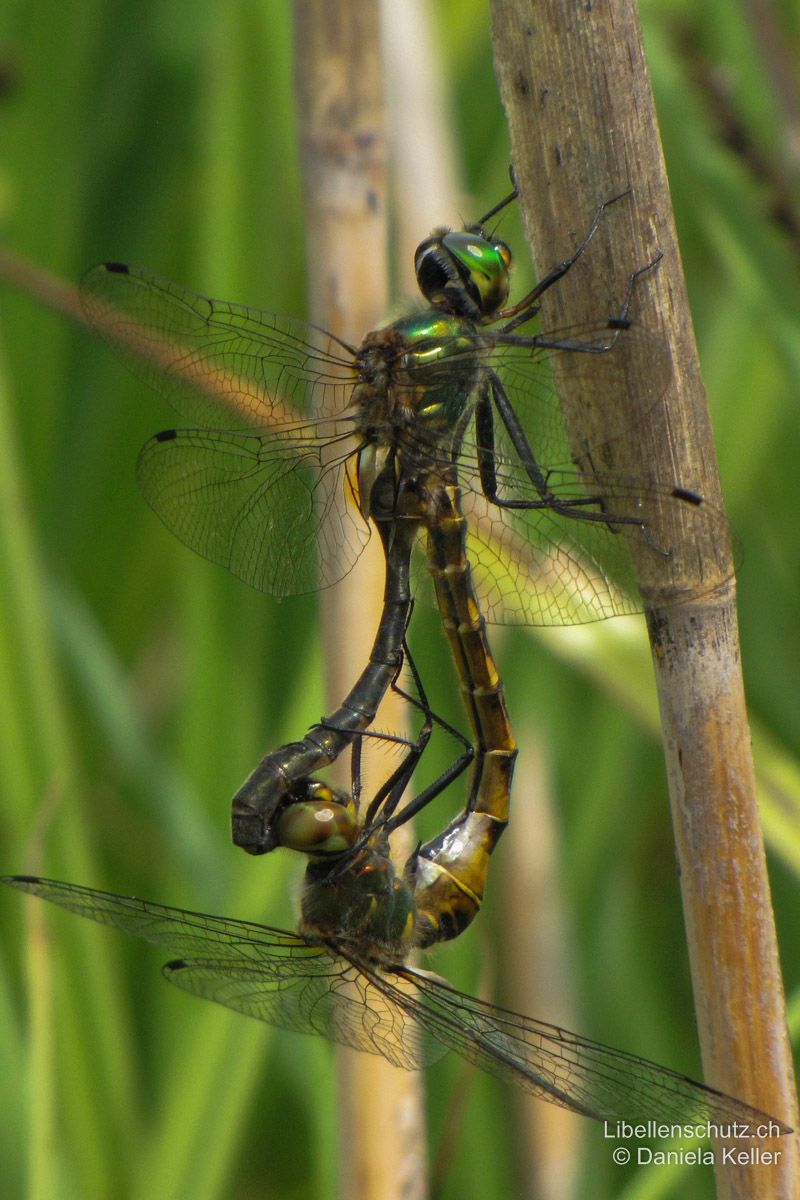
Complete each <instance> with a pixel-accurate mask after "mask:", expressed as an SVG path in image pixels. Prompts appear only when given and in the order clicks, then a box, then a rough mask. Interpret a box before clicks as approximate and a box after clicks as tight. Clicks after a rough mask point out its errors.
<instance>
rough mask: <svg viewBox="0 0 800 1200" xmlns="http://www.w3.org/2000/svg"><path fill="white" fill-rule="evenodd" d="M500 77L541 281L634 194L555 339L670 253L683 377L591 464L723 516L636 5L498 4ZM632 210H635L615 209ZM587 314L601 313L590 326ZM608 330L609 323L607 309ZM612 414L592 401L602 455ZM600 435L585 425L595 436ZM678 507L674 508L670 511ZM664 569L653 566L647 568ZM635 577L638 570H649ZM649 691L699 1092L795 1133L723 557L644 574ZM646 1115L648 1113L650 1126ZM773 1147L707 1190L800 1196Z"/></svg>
mask: <svg viewBox="0 0 800 1200" xmlns="http://www.w3.org/2000/svg"><path fill="white" fill-rule="evenodd" d="M492 13H493V27H494V36H495V52H496V67H497V73H498V78H499V81H500V87H501V92H502V95H503V100H504V103H505V106H506V110H507V113H508V117H509V122H510V126H511V138H512V145H513V153H514V164H515V168H516V172H517V180H518V183H519V186H520V191H521V203H522V207H523V214H524V217H525V220H526V223H527V228H528V232H529V235H530V237H531V241H532V244H533V245H534V246H536V247H537V249H538V251H539V257H540V262H539V267H540V269H544V268H546V267H548V266H549V265H551V264H552V263H553V262H555V261H558V259H560V258H563V257H565V256H566V254H567V253H568V252H569V251H570V250H571V248H572V247H573V246H574V245H575V244H576V242H577V240H578V238H579V236H580V235H581V234H582V233H583V232H584V231H585V230H586V228H587V227H588V225H589V223H590V222H591V219H592V216H593V214H594V211H595V209H596V207H597V205H598V204H599V203H600V202H602V201H604V200H607V199H609V198H611V197H612V196H614V195H616V194H617V193H619V192H620V191H621V190H623V189H624V188H625V187H627V186H628V185H631V186H632V187H633V196H632V198H631V199H630V200H628V201H623V202H621V204H620V205H618V206H616V211H615V213H614V219H613V227H614V241H613V245H612V242H611V236H610V231H609V225H610V224H611V223H612V222H606V223H604V225H603V226H602V227H601V229H600V230H599V232H598V238H597V241H596V244H594V245H593V246H592V262H593V264H594V268H593V269H594V270H595V272H596V273H595V275H594V284H595V286H593V287H591V288H588V289H587V288H586V276H585V274H584V280H583V283H584V288H583V292H582V294H580V295H576V294H575V289H574V288H571V281H570V277H569V276H567V277H566V278H565V279H564V280H563V285H562V284H559V285H558V287H557V288H555V289H553V294H552V296H550V297H548V304H549V305H550V314H551V316H550V319H552V320H553V323H554V324H555V325H558V324H563V323H565V321H566V320H567V319H568V320H570V321H574V320H576V319H577V320H580V319H582V317H583V316H585V315H587V314H588V313H589V312H591V305H592V303H594V304H595V306H596V305H597V303H600V304H605V303H606V297H607V295H608V289H609V280H611V281H613V284H614V286H615V294H616V295H618V296H621V295H622V294H623V293H624V289H625V281H626V278H627V276H628V275H629V273H630V272H631V271H633V270H635V269H636V268H637V267H640V266H643V265H645V264H647V263H648V262H650V261H651V260H652V259H653V257H654V255H655V254H656V252H657V251H658V250H661V251H663V253H664V258H663V261H662V262H661V264H660V265H659V267H658V268H657V269H656V270H654V271H652V272H651V273H650V274H649V275H648V276H646V277H645V280H644V281H643V282H644V285H645V286H643V287H640V288H639V289H638V293H637V306H636V313H635V315H636V316H637V317H639V318H641V319H642V320H644V321H645V323H647V324H650V325H660V327H661V329H662V331H663V333H664V335H665V336H666V337H667V338H668V340H669V344H670V349H671V352H672V359H673V367H674V373H673V378H672V382H671V386H670V388H669V391H668V393H667V395H666V396H665V399H664V403H663V405H662V404H659V405H657V406H656V407H655V409H652V410H651V411H649V412H646V413H642V412H641V411H640V410H639V409H637V406H636V395H637V387H636V381H637V378H640V379H641V378H643V377H644V376H645V375H646V373H647V370H648V362H647V360H646V358H645V359H643V360H642V361H635V360H634V359H633V356H631V361H630V362H629V364H628V367H629V371H628V374H629V383H630V387H629V394H628V395H626V396H622V395H610V396H607V397H603V398H602V405H603V409H604V411H605V413H606V416H607V414H608V412H609V411H614V412H615V414H619V413H620V412H622V413H623V414H624V421H625V423H624V425H623V424H622V423H621V421H620V416H619V415H615V417H614V424H615V426H616V427H617V428H622V427H624V428H629V429H631V430H632V431H633V432H632V436H630V437H625V438H620V439H618V440H617V441H616V442H615V443H614V444H613V446H612V447H611V448H610V450H609V454H608V455H607V459H606V461H605V462H603V464H602V466H603V468H605V469H612V470H615V471H619V472H621V473H623V474H628V475H633V476H643V475H644V476H646V477H650V478H653V479H661V480H669V481H676V482H679V483H682V484H684V485H685V486H687V487H690V488H693V489H695V490H697V491H699V492H701V493H702V495H703V496H705V497H707V498H710V500H711V502H712V503H713V504H717V505H719V504H720V489H719V481H718V477H717V469H716V459H715V452H714V445H713V440H712V435H711V427H710V421H709V418H708V412H707V408H706V404H705V394H704V389H703V384H702V379H701V376H700V368H699V363H698V359H697V351H696V347H695V342H694V333H693V329H692V325H691V319H690V316H689V310H688V304H687V298H686V291H685V284H684V280H683V275H682V271H681V263H680V254H679V250H678V245H677V239H676V233H675V229H674V225H673V220H672V213H671V207H670V199H669V190H668V184H667V180H666V174H665V169H664V163H663V158H662V154H661V147H660V142H659V138H658V130H657V123H656V117H655V111H654V106H653V99H652V93H651V89H650V82H649V77H648V74H647V68H646V63H645V59H644V52H643V47H642V41H641V30H640V26H639V17H638V12H637V9H636V5H635V3H633V0H618V2H617V3H616V4H614V5H613V6H612V5H610V4H608V3H596V4H593V5H584V4H580V5H579V4H572V3H570V4H564V3H563V0H537V2H535V3H534V2H532V0H494V3H493V5H492ZM623 205H624V206H626V207H625V208H624V209H623ZM594 315H595V316H596V315H597V313H596V312H595V313H594ZM603 315H606V314H603ZM604 425H605V418H604V412H603V411H601V410H600V407H599V405H595V404H594V403H592V411H591V412H588V411H587V415H586V429H584V430H581V431H577V430H572V431H571V432H572V433H573V435H574V436H577V435H578V433H580V434H581V435H582V436H585V437H586V438H587V439H589V440H591V441H596V440H597V438H598V436H600V435H601V434H602V430H603V428H604ZM592 426H594V430H593V429H592ZM673 507H674V508H677V507H678V506H673ZM654 520H655V521H656V522H658V524H657V525H656V528H657V529H658V530H659V537H660V536H661V535H662V534H663V538H664V543H665V544H668V545H670V546H675V545H682V544H686V539H685V537H684V531H683V530H682V529H681V527H680V523H679V522H680V518H679V515H678V516H677V517H676V516H675V514H670V513H667V512H663V513H660V514H655V515H654ZM654 557H655V556H651V558H654ZM642 565H643V564H637V566H640V567H641V566H642ZM641 586H642V590H643V593H644V595H645V596H646V598H647V601H648V622H649V629H650V635H651V642H652V648H653V661H654V666H655V672H656V681H657V686H658V691H659V699H660V707H661V716H662V726H663V739H664V750H665V757H666V762H667V774H668V780H669V786H670V796H671V803H672V814H673V823H674V826H675V836H676V844H677V852H678V857H679V866H680V871H681V884H682V889H683V903H684V912H685V920H686V927H687V938H688V943H689V954H690V961H691V968H692V977H693V983H694V990H695V1001H696V1008H697V1015H698V1022H699V1028H700V1040H701V1047H702V1052H703V1061H704V1066H705V1073H706V1078H707V1079H708V1081H709V1082H710V1083H712V1084H713V1085H714V1086H716V1087H719V1088H722V1089H723V1090H725V1091H727V1092H730V1093H732V1094H734V1095H737V1096H740V1097H741V1098H742V1099H744V1100H746V1101H748V1102H749V1103H751V1104H755V1105H758V1106H759V1107H760V1108H762V1109H764V1110H765V1111H767V1112H771V1113H774V1115H775V1116H777V1117H779V1118H780V1119H782V1120H784V1121H787V1122H788V1123H789V1124H791V1125H793V1126H795V1128H796V1127H797V1108H796V1094H795V1089H794V1082H793V1076H792V1060H791V1053H790V1047H789V1043H788V1038H787V1036H786V1024H785V1010H784V1001H783V989H782V984H781V976H780V967H779V962H778V954H777V943H776V937H775V929H774V921H773V915H772V909H771V903H770V893H769V882H768V878H767V874H766V864H765V856H764V848H763V842H762V837H761V830H760V825H759V816H758V808H757V804H756V796H755V781H754V772H753V764H752V756H751V749H750V736H749V731H748V726H747V718H746V710H745V704H744V691H743V685H742V679H741V673H740V663H739V649H738V634H737V625H736V615H735V586H734V583H733V579H732V563H731V557H730V546H729V544H728V541H727V539H726V538H725V537H715V536H714V535H713V533H711V532H710V533H709V535H708V537H707V538H706V539H705V540H704V542H703V544H697V543H695V544H693V545H691V546H688V547H687V549H686V552H685V553H683V552H682V553H680V554H673V555H672V556H671V557H669V558H665V559H664V560H663V562H662V564H661V569H656V568H653V566H652V565H651V566H650V568H649V569H648V570H647V573H646V574H642V575H641ZM643 1115H644V1114H643ZM755 1148H757V1149H761V1150H768V1151H772V1152H774V1153H777V1152H780V1153H779V1157H778V1161H777V1162H776V1163H775V1164H773V1165H764V1164H763V1163H760V1164H755V1163H753V1164H749V1165H726V1164H723V1163H722V1162H721V1161H720V1159H721V1156H718V1160H717V1186H718V1189H719V1194H720V1196H722V1197H726V1198H731V1197H736V1198H737V1200H744V1198H745V1197H746V1198H748V1200H754V1198H762V1197H763V1198H766V1197H770V1198H771V1200H772V1198H778V1197H780V1198H781V1200H789V1198H790V1197H795V1196H796V1195H797V1190H796V1189H797V1186H798V1182H797V1181H798V1178H800V1160H799V1159H798V1140H797V1136H796V1135H795V1136H794V1137H791V1138H789V1137H785V1138H782V1139H780V1140H775V1139H773V1140H770V1141H765V1142H764V1143H763V1144H761V1145H760V1146H758V1147H756V1146H755V1145H754V1143H745V1144H744V1145H743V1146H742V1149H744V1150H746V1151H750V1150H753V1149H755Z"/></svg>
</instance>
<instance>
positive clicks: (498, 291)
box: [414, 225, 511, 321]
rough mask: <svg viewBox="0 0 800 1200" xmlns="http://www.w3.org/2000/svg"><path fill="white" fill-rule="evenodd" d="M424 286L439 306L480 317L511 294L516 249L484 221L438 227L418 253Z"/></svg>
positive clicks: (416, 260)
mask: <svg viewBox="0 0 800 1200" xmlns="http://www.w3.org/2000/svg"><path fill="white" fill-rule="evenodd" d="M414 269H415V271H416V274H417V283H418V284H419V287H420V290H421V291H422V293H423V295H424V296H425V298H426V300H428V301H429V302H430V303H431V304H432V305H434V307H436V308H440V309H443V310H444V311H445V312H450V313H454V314H455V315H457V316H461V317H468V318H469V319H470V320H472V321H480V320H483V319H486V318H488V317H493V316H494V315H495V314H496V313H497V312H498V310H499V309H500V308H502V306H503V305H504V304H505V302H506V299H507V298H508V289H509V286H510V270H511V250H510V249H509V247H508V246H507V245H506V243H505V242H503V241H501V240H500V238H496V237H493V236H492V235H491V234H489V233H486V232H485V230H484V229H483V228H482V227H481V226H480V225H471V226H468V227H467V228H466V229H463V230H461V231H460V232H457V233H456V232H453V231H452V230H448V229H436V230H434V232H433V233H432V234H431V236H430V237H429V238H426V239H425V241H424V242H421V243H420V245H419V246H418V247H417V252H416V254H415V256H414Z"/></svg>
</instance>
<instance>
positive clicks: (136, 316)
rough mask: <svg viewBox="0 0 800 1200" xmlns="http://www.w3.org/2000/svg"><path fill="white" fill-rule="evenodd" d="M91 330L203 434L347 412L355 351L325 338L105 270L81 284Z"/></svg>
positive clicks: (120, 270) (307, 328) (131, 272)
mask: <svg viewBox="0 0 800 1200" xmlns="http://www.w3.org/2000/svg"><path fill="white" fill-rule="evenodd" d="M81 301H82V304H83V307H84V311H85V312H86V315H87V317H88V318H89V320H90V322H91V323H92V325H93V326H94V327H95V329H97V331H98V332H99V333H100V334H101V336H102V337H104V338H105V340H106V341H107V342H108V343H109V344H110V346H111V347H112V349H113V350H114V351H115V352H116V353H117V354H118V355H119V357H120V358H121V359H122V360H123V362H125V364H126V365H127V366H128V367H129V368H130V370H131V371H133V373H134V374H135V375H138V376H139V378H141V379H143V380H144V381H145V382H146V383H147V384H148V385H149V386H150V387H152V388H153V390H154V391H157V392H160V393H161V395H162V396H164V397H165V398H166V399H167V400H168V401H169V402H170V404H172V405H173V407H174V408H175V409H177V411H178V412H179V413H181V414H182V415H183V416H184V417H187V418H188V419H189V421H190V422H192V423H196V424H197V425H200V426H202V427H203V428H217V429H241V428H249V429H253V428H256V429H262V428H264V427H265V426H269V425H272V424H274V423H277V424H279V425H281V424H285V423H286V422H287V421H291V420H297V419H301V418H303V417H318V416H330V415H332V414H334V413H339V412H341V411H343V409H345V408H346V407H347V404H348V401H349V396H350V392H351V390H352V387H353V384H354V382H355V381H356V377H357V373H356V370H355V366H354V361H353V353H352V350H351V349H350V347H348V346H346V344H345V343H343V342H339V341H337V340H336V339H335V338H333V337H332V336H331V335H330V334H328V333H326V332H325V331H324V330H321V329H317V328H316V327H315V326H311V325H307V324H305V323H304V322H302V321H297V320H294V319H292V318H289V317H282V316H279V315H278V314H276V313H268V312H260V311H259V310H257V309H254V308H246V307H245V306H243V305H239V304H231V303H229V302H228V301H224V300H212V299H210V298H209V297H207V296H201V295H198V294H197V293H196V292H193V291H190V289H189V288H183V287H180V286H179V285H178V284H175V283H171V282H170V281H169V280H166V279H161V278H159V277H158V276H157V275H151V274H150V273H149V272H147V271H144V270H141V269H140V268H138V267H129V266H125V265H124V264H120V263H101V264H100V265H99V266H96V267H93V268H92V269H91V270H90V271H88V272H87V274H86V275H85V276H84V278H83V280H82V282H81Z"/></svg>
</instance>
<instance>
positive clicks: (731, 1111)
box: [381, 967, 789, 1132]
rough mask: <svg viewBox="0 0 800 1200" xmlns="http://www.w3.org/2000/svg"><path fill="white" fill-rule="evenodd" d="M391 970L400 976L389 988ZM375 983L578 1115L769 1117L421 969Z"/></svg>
mask: <svg viewBox="0 0 800 1200" xmlns="http://www.w3.org/2000/svg"><path fill="white" fill-rule="evenodd" d="M396 977H399V978H401V979H402V987H401V988H400V989H398V990H397V991H395V987H394V979H395V978H396ZM381 986H382V988H383V989H384V990H385V991H386V992H387V994H388V995H390V996H391V997H392V998H393V999H394V1000H395V1002H396V1003H397V1005H398V1007H401V1008H405V1009H407V1011H408V1012H409V1013H410V1014H412V1015H413V1017H414V1019H415V1020H416V1021H417V1023H418V1024H419V1025H421V1026H422V1027H423V1028H424V1029H426V1030H427V1031H428V1033H429V1034H430V1035H431V1036H432V1037H434V1038H436V1039H437V1040H438V1041H440V1042H442V1043H443V1044H444V1045H446V1046H448V1047H449V1048H450V1049H451V1050H454V1051H455V1052H456V1053H457V1054H460V1055H461V1057H462V1058H465V1059H467V1060H468V1061H470V1062H472V1063H474V1064H475V1066H477V1067H480V1069H481V1070H483V1071H488V1072H489V1074H491V1075H496V1076H498V1077H499V1078H501V1079H505V1080H507V1081H508V1082H511V1083H515V1084H517V1085H519V1086H521V1087H523V1088H525V1090H526V1091H529V1092H532V1093H533V1094H534V1095H536V1096H538V1097H540V1098H541V1099H544V1100H550V1101H552V1102H554V1103H555V1104H559V1105H561V1106H562V1107H564V1108H569V1109H571V1110H572V1111H573V1112H578V1113H582V1114H583V1115H584V1116H589V1117H594V1118H596V1119H598V1120H627V1121H631V1122H635V1123H638V1122H643V1121H647V1120H656V1121H663V1122H668V1123H678V1124H687V1123H688V1124H695V1123H701V1122H704V1121H706V1120H711V1121H714V1122H718V1123H719V1124H722V1125H730V1124H732V1123H733V1122H738V1123H741V1124H743V1125H745V1126H747V1127H748V1128H750V1129H754V1128H755V1127H756V1126H757V1125H761V1124H763V1123H764V1122H766V1121H769V1120H770V1118H769V1117H768V1116H767V1115H766V1114H765V1113H763V1112H761V1111H760V1110H759V1109H755V1108H753V1107H751V1106H750V1105H749V1104H745V1103H743V1102H742V1101H740V1100H737V1099H735V1098H734V1097H732V1096H727V1095H725V1093H724V1092H719V1091H716V1090H715V1089H714V1088H709V1087H706V1086H705V1085H704V1084H702V1083H697V1082H696V1081H695V1080H693V1079H689V1078H688V1077H687V1076H685V1075H681V1074H679V1073H678V1072H676V1071H671V1070H669V1069H668V1068H667V1067H660V1066H658V1065H657V1064H656V1063H652V1062H648V1061H647V1060H646V1059H643V1058H638V1057H636V1056H635V1055H633V1054H626V1053H625V1052H624V1051H621V1050H614V1049H612V1048H611V1047H610V1046H604V1045H602V1044H601V1043H599V1042H593V1041H590V1040H589V1039H587V1038H582V1037H580V1036H579V1035H578V1034H575V1033H570V1032H569V1031H568V1030H566V1029H560V1028H559V1027H558V1026H556V1025H549V1024H547V1023H546V1022H544V1021H537V1020H535V1019H534V1018H532V1017H524V1016H521V1015H520V1014H519V1013H514V1012H510V1011H509V1010H508V1009H502V1008H497V1007H496V1006H494V1005H492V1004H488V1003H486V1002H485V1001H482V1000H478V999H476V998H475V997H474V996H467V995H464V994H463V993H462V992H459V991H456V989H455V988H452V987H450V985H449V984H447V983H446V982H445V981H444V980H442V979H439V978H438V977H437V976H435V975H431V974H429V973H427V972H423V971H415V970H414V969H413V968H411V967H399V968H397V969H396V971H394V972H393V973H392V975H391V976H388V975H387V976H386V977H385V978H382V981H381ZM410 987H411V988H412V990H411V991H409V988H410ZM779 1124H780V1123H779ZM782 1129H783V1132H789V1130H788V1127H786V1126H782Z"/></svg>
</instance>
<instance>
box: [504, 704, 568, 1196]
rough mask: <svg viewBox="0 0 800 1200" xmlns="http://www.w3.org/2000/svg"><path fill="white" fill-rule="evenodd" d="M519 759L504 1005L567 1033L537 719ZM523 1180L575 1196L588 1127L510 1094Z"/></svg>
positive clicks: (531, 1192)
mask: <svg viewBox="0 0 800 1200" xmlns="http://www.w3.org/2000/svg"><path fill="white" fill-rule="evenodd" d="M517 735H518V737H519V744H520V746H522V747H523V749H524V753H523V754H521V755H520V764H519V767H518V769H517V771H516V777H515V780H514V791H515V804H514V809H513V815H512V824H511V832H510V835H509V836H508V837H507V838H506V844H505V862H504V869H503V872H502V875H501V880H500V886H501V889H502V890H501V893H500V895H501V900H502V909H503V922H502V927H501V951H502V963H503V966H502V974H503V984H504V1003H507V1004H508V1006H509V1007H510V1008H514V1009H516V1010H517V1011H518V1012H525V1013H535V1014H536V1016H537V1017H542V1018H543V1019H544V1020H546V1021H557V1022H558V1023H559V1024H563V1025H566V1026H567V1027H568V1028H570V1029H578V1028H580V1021H579V1020H577V1018H576V1014H575V1007H576V1006H575V999H574V977H573V972H572V969H571V968H572V965H573V963H572V958H573V955H572V953H571V952H572V949H573V946H572V942H571V939H570V933H569V928H568V922H567V916H566V912H565V907H566V902H565V897H564V894H563V888H561V886H560V883H561V876H562V861H563V856H562V854H561V853H560V850H559V845H558V843H559V833H558V820H557V816H556V811H555V796H554V789H553V781H552V777H551V770H550V761H549V755H548V750H547V747H546V746H545V745H544V744H543V741H542V737H541V731H540V730H539V729H537V725H536V720H535V718H531V717H530V716H529V717H528V719H527V720H525V722H524V724H522V725H517ZM513 1103H514V1109H515V1114H516V1119H517V1125H518V1127H519V1131H520V1137H519V1143H520V1151H521V1160H522V1161H521V1166H522V1170H521V1177H522V1181H523V1188H524V1195H525V1196H527V1197H530V1198H531V1200H534V1198H535V1200H569V1198H570V1197H572V1196H575V1195H576V1186H577V1181H578V1177H579V1167H580V1162H581V1155H582V1148H583V1147H582V1142H583V1135H584V1133H585V1132H586V1124H587V1123H586V1121H585V1120H584V1119H583V1118H582V1117H578V1116H576V1115H575V1113H572V1112H569V1111H568V1110H567V1109H564V1108H560V1107H558V1106H557V1105H555V1104H543V1103H542V1102H541V1100H540V1099H539V1097H538V1096H529V1095H523V1094H521V1093H520V1094H519V1095H514V1097H513Z"/></svg>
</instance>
